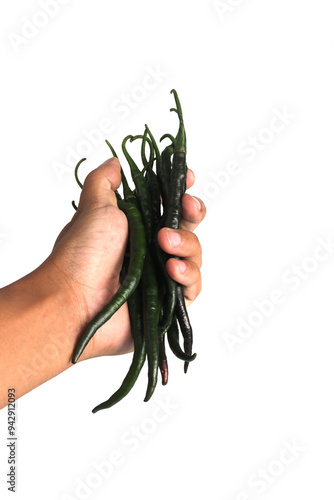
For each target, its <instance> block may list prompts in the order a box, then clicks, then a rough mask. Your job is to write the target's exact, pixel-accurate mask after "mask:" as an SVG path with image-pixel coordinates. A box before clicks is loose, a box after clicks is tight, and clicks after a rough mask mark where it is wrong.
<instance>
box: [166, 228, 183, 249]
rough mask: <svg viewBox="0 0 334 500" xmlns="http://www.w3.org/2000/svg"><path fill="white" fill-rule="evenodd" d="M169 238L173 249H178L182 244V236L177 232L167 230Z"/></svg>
mask: <svg viewBox="0 0 334 500" xmlns="http://www.w3.org/2000/svg"><path fill="white" fill-rule="evenodd" d="M167 238H168V241H169V244H170V246H171V247H178V246H179V245H180V244H181V236H180V234H179V233H178V232H176V231H171V230H170V229H167Z"/></svg>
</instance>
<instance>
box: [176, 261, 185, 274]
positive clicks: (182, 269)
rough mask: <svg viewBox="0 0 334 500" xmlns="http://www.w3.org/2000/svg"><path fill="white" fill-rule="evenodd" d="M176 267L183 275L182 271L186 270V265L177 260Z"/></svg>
mask: <svg viewBox="0 0 334 500" xmlns="http://www.w3.org/2000/svg"><path fill="white" fill-rule="evenodd" d="M177 267H178V269H179V272H180V273H184V271H185V270H186V269H187V266H186V263H185V262H184V261H183V260H179V261H178V262H177Z"/></svg>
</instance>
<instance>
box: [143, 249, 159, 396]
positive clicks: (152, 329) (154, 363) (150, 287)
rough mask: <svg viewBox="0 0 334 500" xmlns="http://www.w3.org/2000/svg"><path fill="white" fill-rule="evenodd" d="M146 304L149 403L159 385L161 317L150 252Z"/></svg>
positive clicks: (145, 290)
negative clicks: (159, 323)
mask: <svg viewBox="0 0 334 500" xmlns="http://www.w3.org/2000/svg"><path fill="white" fill-rule="evenodd" d="M142 295H143V302H144V335H145V341H146V351H147V362H148V385H147V390H146V395H145V399H144V401H148V400H149V399H150V398H151V396H152V394H153V392H154V390H155V387H156V385H157V380H158V368H159V339H158V321H159V315H160V307H159V291H158V282H157V278H156V271H155V267H154V262H153V259H152V257H151V255H150V252H149V251H148V252H147V254H146V258H145V263H144V269H143V276H142Z"/></svg>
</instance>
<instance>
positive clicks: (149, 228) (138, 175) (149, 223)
mask: <svg viewBox="0 0 334 500" xmlns="http://www.w3.org/2000/svg"><path fill="white" fill-rule="evenodd" d="M132 137H133V136H132V135H128V136H126V137H125V139H123V142H122V150H123V153H124V156H125V158H126V159H127V162H128V164H129V166H130V169H131V176H132V179H133V182H134V183H135V186H136V191H137V199H138V203H139V207H140V210H141V214H142V217H143V221H144V225H145V228H146V235H147V241H148V242H150V241H151V239H152V233H153V218H152V210H151V197H150V192H149V190H148V187H147V185H146V182H145V179H144V176H143V174H142V172H141V171H140V170H139V168H138V166H137V165H136V163H135V162H134V160H133V158H132V157H131V156H130V154H129V152H128V151H127V149H126V143H127V141H128V140H129V139H131V138H132Z"/></svg>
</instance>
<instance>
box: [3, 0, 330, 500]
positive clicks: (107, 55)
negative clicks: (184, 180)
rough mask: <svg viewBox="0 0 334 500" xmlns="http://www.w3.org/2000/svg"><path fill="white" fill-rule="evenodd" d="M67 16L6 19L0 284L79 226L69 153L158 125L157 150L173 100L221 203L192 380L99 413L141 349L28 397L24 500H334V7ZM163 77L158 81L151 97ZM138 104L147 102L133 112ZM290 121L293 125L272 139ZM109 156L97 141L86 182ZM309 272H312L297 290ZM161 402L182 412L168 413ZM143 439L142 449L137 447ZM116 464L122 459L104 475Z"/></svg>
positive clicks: (73, 8)
mask: <svg viewBox="0 0 334 500" xmlns="http://www.w3.org/2000/svg"><path fill="white" fill-rule="evenodd" d="M63 4H64V5H61V6H60V5H59V9H58V12H55V15H54V16H53V17H48V16H47V17H46V18H45V16H44V17H43V16H42V17H41V16H40V15H39V14H38V13H40V12H41V11H43V9H42V8H41V2H38V1H35V0H30V1H23V0H20V1H16V2H10V3H9V2H5V3H3V4H2V5H1V7H0V19H1V28H0V29H1V48H0V50H1V83H0V85H1V92H0V109H1V119H0V126H1V177H0V190H1V193H0V203H1V209H0V234H1V238H0V262H1V273H0V284H1V286H5V285H7V284H9V283H11V282H12V281H14V280H16V279H18V278H20V277H21V276H24V275H25V274H27V273H28V272H30V271H31V270H33V269H34V268H36V267H37V266H38V265H39V264H40V263H41V262H42V261H43V260H44V259H45V258H46V257H47V255H48V254H49V252H50V251H51V248H52V245H53V242H54V240H55V239H56V236H57V234H58V233H59V231H60V230H61V228H62V227H63V226H64V225H65V224H66V223H67V222H68V220H69V219H70V218H71V217H72V214H73V209H72V207H71V200H72V199H73V198H74V199H76V200H77V199H78V196H79V189H78V187H77V186H76V184H75V182H74V179H73V164H72V165H71V164H70V163H66V155H67V153H68V151H69V149H68V148H72V149H74V150H75V149H76V148H77V147H78V144H79V143H80V141H82V140H85V135H84V130H86V131H92V130H93V129H96V128H98V127H99V125H100V122H101V120H103V119H106V118H108V119H109V120H111V121H112V122H113V124H114V130H113V131H112V133H110V134H103V139H105V138H108V139H110V140H111V141H112V142H113V144H114V145H115V146H117V145H118V148H119V145H120V141H121V139H122V138H123V137H124V136H125V135H126V134H128V133H140V132H141V130H142V127H143V125H144V123H146V122H148V123H149V124H150V125H151V127H152V129H154V130H155V131H156V135H157V136H159V134H160V132H161V133H163V132H165V131H166V129H167V130H170V131H174V130H175V127H176V121H175V120H176V117H175V116H174V115H173V114H170V113H169V111H168V110H169V107H170V106H171V105H172V97H171V96H170V94H169V91H170V89H172V88H174V87H175V88H176V89H177V90H178V92H179V95H180V98H181V102H182V105H183V110H184V116H185V121H186V127H187V135H188V150H189V161H188V165H189V166H190V167H191V168H192V169H193V170H194V172H195V174H196V184H195V186H194V188H193V190H192V191H191V192H192V193H193V194H197V195H198V196H201V197H202V198H203V199H204V198H205V201H206V204H207V209H208V213H207V217H206V219H205V221H204V222H203V223H202V225H201V227H199V228H198V230H197V234H198V236H199V238H200V240H201V243H202V246H203V255H204V264H203V268H202V273H203V290H202V293H201V295H200V297H198V299H197V300H196V302H195V303H194V304H193V305H192V306H191V308H190V310H189V314H190V316H191V320H192V323H193V328H194V335H195V350H196V352H198V358H197V360H196V361H195V362H194V363H193V364H192V365H191V367H190V369H189V372H188V374H187V376H184V375H183V371H182V362H179V361H178V360H175V359H173V357H172V356H170V365H171V368H170V371H171V375H170V382H169V384H168V386H167V387H164V388H163V387H162V386H159V387H158V389H157V391H156V394H155V396H154V397H153V398H152V400H151V401H150V402H149V403H143V401H142V399H143V394H144V390H145V386H146V374H145V373H144V372H143V373H142V376H141V378H140V380H139V381H138V383H137V384H136V386H135V388H134V390H133V391H132V392H131V394H130V395H129V396H128V397H127V398H126V399H125V400H124V401H123V402H122V403H120V404H119V405H117V406H115V407H114V408H113V409H111V410H108V411H104V412H100V413H98V414H96V415H93V414H92V413H91V409H92V408H93V407H94V406H95V405H96V404H98V403H99V402H100V401H102V400H104V399H106V398H107V397H109V395H110V394H111V392H113V391H114V390H115V389H116V388H117V387H118V385H119V383H120V382H121V380H122V378H123V376H124V374H125V372H126V370H127V368H128V366H129V363H130V360H131V355H127V356H123V357H118V358H116V357H115V358H99V359H95V360H91V361H89V362H85V363H82V364H80V365H78V366H75V367H73V368H71V369H70V370H68V371H67V372H65V373H63V374H61V375H60V376H58V377H56V379H53V380H51V381H50V382H48V383H46V384H44V385H43V386H41V387H39V388H38V389H36V390H34V391H32V392H31V393H30V394H27V395H26V396H24V397H22V398H21V399H20V400H19V401H18V404H17V408H18V437H19V439H18V492H17V494H16V498H18V499H24V500H25V499H27V498H34V499H35V500H40V499H43V500H44V499H46V498H47V499H49V500H66V499H67V500H68V499H71V500H73V498H92V499H94V500H95V499H102V498H103V499H105V498H117V500H128V499H130V498H134V497H136V498H138V496H139V497H140V498H145V499H146V500H153V499H156V498H159V499H161V500H167V499H169V498H177V499H181V498H190V497H191V498H193V499H202V498H204V497H205V498H210V499H211V500H250V499H251V500H254V499H256V498H263V499H266V500H267V499H268V500H278V499H280V500H281V499H282V498H285V499H288V500H290V499H291V500H295V499H297V498H303V499H314V498H332V497H333V495H334V486H333V481H332V473H333V465H334V460H333V447H334V436H333V418H334V411H333V408H334V407H333V404H332V401H333V384H334V367H333V357H334V343H333V335H334V331H333V330H334V316H333V313H332V311H333V303H334V253H333V250H330V249H329V250H328V251H327V253H326V251H325V250H323V251H322V254H321V255H322V258H323V260H322V261H321V262H317V261H316V260H314V257H313V254H314V252H315V251H316V248H317V245H318V243H317V240H319V238H323V239H324V240H327V239H328V238H329V239H330V238H332V240H333V239H334V196H333V181H334V176H333V146H332V144H333V135H334V134H333V132H334V130H333V116H334V109H333V88H334V79H333V38H334V36H333V7H332V2H331V1H330V0H319V1H318V2H314V1H310V0H303V1H301V0H300V1H298V0H294V1H291V0H280V1H279V2H278V1H273V0H271V1H268V0H243V1H237V0H234V1H232V0H229V1H228V0H226V2H221V4H222V5H221V8H217V7H215V6H214V3H213V0H202V1H199V0H195V1H192V2H190V1H185V0H170V1H169V2H157V1H153V0H143V1H141V2H138V1H134V0H128V1H126V2H120V1H118V2H115V1H114V2H110V1H106V0H96V1H94V2H89V1H86V0H81V1H79V0H71V1H68V2H65V1H64V2H63ZM223 4H225V6H227V7H226V12H224V5H223ZM27 20H29V21H32V20H33V21H35V23H36V22H37V24H38V23H43V22H44V24H45V26H44V27H40V28H37V29H36V30H35V32H33V34H32V35H30V36H31V38H30V39H25V42H24V41H22V39H21V40H20V39H18V38H16V50H15V43H14V42H13V40H14V36H22V30H24V27H25V26H27ZM25 29H26V30H27V28H25ZM26 34H27V33H26ZM18 40H20V42H18ZM152 70H155V71H158V72H160V77H159V78H157V80H153V79H152V78H151V79H150V80H149V82H150V86H151V87H153V86H154V87H155V88H154V89H151V90H147V89H146V90H145V88H144V87H143V81H144V82H147V81H148V79H147V78H148V77H147V76H146V75H147V74H148V73H149V72H150V71H152ZM161 75H162V76H161ZM145 78H146V80H145ZM140 87H141V88H140ZM124 95H128V96H130V98H131V106H132V107H130V106H129V105H126V106H125V109H124V105H123V108H122V109H123V111H122V112H121V111H120V110H119V107H118V110H117V109H115V106H116V108H117V106H119V102H120V101H122V99H124ZM115 103H116V104H115ZM277 112H281V113H285V114H286V115H287V116H289V118H288V119H287V118H286V119H285V121H286V122H287V123H283V122H280V125H281V126H280V127H279V128H280V131H277V130H276V131H275V132H270V130H268V127H270V125H273V124H275V125H276V128H277V126H278V125H279V123H278V122H277V120H276V121H275V120H273V117H274V116H275V113H276V114H277ZM274 128H275V127H274ZM257 136H258V139H257V140H258V141H259V142H258V143H257V144H258V150H257V149H254V147H252V151H253V152H252V153H251V152H250V151H249V149H248V150H247V149H246V144H247V143H248V141H252V140H253V139H252V137H253V138H254V137H257ZM245 141H246V142H245ZM264 142H266V144H264ZM247 147H248V146H247ZM72 149H71V150H72ZM259 149H261V150H259ZM247 151H248V153H247ZM80 156H82V155H80ZM108 156H109V155H108V150H107V149H106V146H105V145H104V144H103V141H102V140H101V141H100V143H99V144H96V145H95V146H94V147H91V151H90V152H89V155H88V157H89V160H88V161H87V162H86V163H87V165H85V167H83V169H82V175H84V174H85V173H87V172H88V171H89V170H91V169H93V168H95V167H96V166H97V165H99V164H100V163H101V162H103V161H104V160H105V159H107V157H108ZM231 161H234V162H236V163H235V165H236V167H235V171H234V174H235V175H233V176H232V177H231V176H230V177H227V174H226V172H228V170H227V169H228V165H229V162H231ZM57 162H58V167H59V164H62V165H63V166H64V165H65V167H66V166H67V169H66V168H65V169H64V172H63V173H61V174H60V173H59V168H58V169H57V168H56V167H55V165H56V164H57ZM85 169H86V170H85ZM217 179H218V180H217ZM319 255H320V254H319ZM294 265H297V266H302V267H304V270H302V271H301V272H302V273H303V274H301V276H302V277H300V278H297V279H295V281H292V279H291V278H292V273H293V272H294V271H293V270H292V266H294ZM296 269H297V268H295V270H296ZM298 272H299V271H298ZM275 289H276V290H279V291H280V298H281V302H283V301H284V303H281V304H275V305H268V302H266V304H267V311H269V312H268V313H267V317H266V318H265V317H264V316H263V314H262V316H261V313H259V311H258V309H257V308H256V305H255V304H254V301H259V302H261V303H262V304H263V301H268V300H271V298H272V294H273V291H274V290H275ZM275 293H276V296H278V295H277V294H278V292H274V294H275ZM254 311H258V312H257V313H256V314H254ZM242 320H243V321H245V322H247V324H248V327H245V326H244V330H243V331H245V330H246V329H247V332H246V335H244V337H246V336H247V338H241V337H240V331H239V333H238V332H237V328H238V325H239V326H240V324H241V321H242ZM256 320H257V321H258V326H254V324H255V323H254V321H256ZM252 322H253V326H251V325H252ZM244 324H245V323H244ZM239 330H240V328H239ZM227 334H230V336H229V337H228V335H227ZM231 339H234V341H235V342H238V343H234V344H233V346H232V343H231ZM167 400H168V401H169V403H168V401H167ZM166 401H167V404H170V405H171V408H170V409H169V410H168V412H167V411H166V410H163V409H161V410H158V409H157V408H158V407H159V404H160V405H161V402H162V403H163V404H166ZM159 402H160V403H159ZM157 415H159V420H163V421H159V422H156V420H157ZM6 419H7V413H6V409H4V410H2V411H1V412H0V436H1V441H0V457H1V463H0V464H1V472H0V496H1V498H7V495H8V498H12V497H11V496H9V495H10V494H9V493H8V492H7V491H6V484H5V481H6V472H7V462H6V459H7V449H6ZM136 428H139V429H140V432H141V438H140V439H139V438H133V436H132V441H129V436H130V435H131V434H132V433H133V432H135V429H136ZM286 442H288V443H290V445H293V446H297V451H296V452H295V455H296V456H295V457H294V456H293V455H291V452H290V454H289V452H284V449H285V448H286ZM117 451H118V452H119V453H120V455H121V457H122V463H121V464H120V465H116V466H114V469H113V470H112V471H111V469H109V476H108V477H104V478H102V476H101V473H100V475H97V474H98V473H97V472H96V468H95V466H96V464H101V463H102V462H106V461H108V462H109V464H110V463H111V462H110V460H111V458H110V457H111V455H112V454H113V453H114V452H117ZM282 452H283V453H282ZM283 457H289V460H286V459H284V458H283ZM287 461H289V463H286V462H287ZM94 464H95V465H94ZM105 466H106V465H105ZM261 467H262V468H263V469H265V474H267V475H266V478H267V479H261V480H259V474H263V471H262V472H261ZM105 470H106V469H105ZM94 481H96V482H95V483H94ZM79 484H80V485H81V489H80V488H79V487H78V485H79ZM83 484H85V485H86V488H84V486H82V485H83ZM87 484H88V485H89V484H90V485H91V486H90V487H89V489H87V488H88V487H87ZM260 485H261V486H260Z"/></svg>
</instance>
